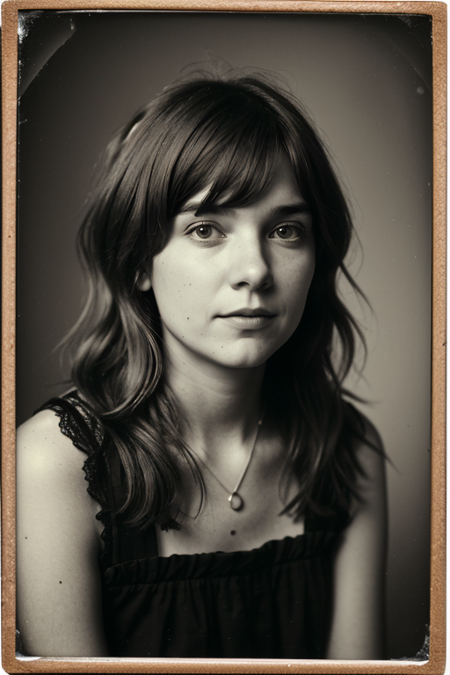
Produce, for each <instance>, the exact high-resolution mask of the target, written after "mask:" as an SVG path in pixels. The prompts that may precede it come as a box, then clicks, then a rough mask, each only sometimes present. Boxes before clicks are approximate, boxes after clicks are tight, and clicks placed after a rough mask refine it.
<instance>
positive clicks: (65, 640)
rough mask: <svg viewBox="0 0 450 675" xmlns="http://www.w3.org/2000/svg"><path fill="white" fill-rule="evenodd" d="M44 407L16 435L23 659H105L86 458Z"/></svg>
mask: <svg viewBox="0 0 450 675" xmlns="http://www.w3.org/2000/svg"><path fill="white" fill-rule="evenodd" d="M58 421H59V420H58V418H57V416H56V415H55V414H54V413H53V412H52V411H50V410H45V411H42V412H40V413H38V414H37V415H36V416H35V417H33V418H31V419H30V420H28V422H26V423H25V424H24V425H22V427H20V428H19V431H18V434H17V609H18V628H19V630H20V632H21V636H22V642H23V648H24V650H25V652H26V654H28V655H38V656H68V657H71V656H106V655H107V649H106V643H105V638H104V635H103V627H102V623H103V622H102V608H101V588H100V578H99V572H98V562H97V561H98V555H99V548H100V537H99V525H100V524H99V523H98V521H96V519H95V513H96V512H97V511H98V510H99V506H98V504H96V503H95V502H94V500H93V499H92V498H91V497H90V496H89V495H88V493H87V483H86V481H85V478H84V472H83V470H82V467H83V463H84V460H85V459H86V456H85V455H84V454H83V453H82V452H81V451H79V450H77V449H76V448H75V446H74V445H73V444H72V442H71V441H70V440H69V439H68V438H66V437H65V436H63V435H62V433H61V431H60V429H59V425H58Z"/></svg>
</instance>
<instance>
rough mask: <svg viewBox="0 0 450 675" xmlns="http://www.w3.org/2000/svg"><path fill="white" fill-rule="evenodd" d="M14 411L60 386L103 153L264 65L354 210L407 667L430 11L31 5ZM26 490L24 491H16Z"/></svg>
mask: <svg viewBox="0 0 450 675" xmlns="http://www.w3.org/2000/svg"><path fill="white" fill-rule="evenodd" d="M21 18H22V19H23V20H22V21H21V28H20V40H21V50H20V59H21V82H20V94H21V100H20V125H19V130H20V133H19V204H18V206H19V224H18V232H19V258H18V317H17V328H18V338H17V416H18V422H19V423H20V422H22V421H23V420H24V419H26V418H27V417H28V416H29V415H30V414H31V413H32V412H33V410H35V409H36V408H37V407H38V406H39V405H40V404H41V403H43V402H44V401H45V400H46V399H47V398H49V397H50V396H52V395H54V394H55V393H59V392H60V391H62V390H64V389H65V388H66V386H67V385H64V384H62V381H63V380H64V378H67V373H66V372H64V369H63V368H61V367H60V365H59V356H58V354H57V352H55V351H54V348H55V346H56V345H57V343H58V342H59V341H60V339H61V338H62V337H63V336H64V334H65V333H66V331H67V330H68V329H69V328H70V326H71V325H72V324H73V322H74V321H75V319H76V318H77V316H78V314H79V311H80V308H81V304H82V297H83V292H84V286H83V281H82V278H81V274H80V267H79V265H78V262H77V259H76V257H75V253H74V241H75V236H76V231H77V228H78V226H79V223H80V217H81V213H82V209H83V204H84V201H85V198H86V195H87V193H88V190H89V184H90V178H91V175H92V171H93V167H94V165H95V163H96V161H97V159H98V156H99V153H100V152H101V150H102V148H103V147H104V146H105V145H106V143H107V141H108V139H109V138H110V136H111V134H112V133H113V132H114V131H115V130H116V129H117V128H118V127H119V126H120V125H121V124H122V123H123V122H125V121H126V120H127V118H129V116H130V115H131V114H132V113H133V112H134V111H135V110H136V109H137V108H139V107H140V106H141V105H142V104H144V103H145V102H147V101H148V100H149V99H150V98H151V97H152V96H153V95H154V94H156V93H157V92H159V91H160V90H161V89H162V88H163V87H164V86H165V85H166V84H168V83H169V82H170V81H172V80H173V79H175V78H177V77H178V76H179V75H180V73H181V71H182V69H183V68H185V67H186V66H189V65H191V64H196V63H197V64H198V65H199V66H202V65H205V64H207V63H213V64H216V66H217V64H218V67H219V68H221V67H222V68H223V62H222V61H221V60H222V59H223V60H225V61H226V62H227V63H228V64H229V65H230V66H232V67H242V68H248V67H249V68H253V69H257V70H268V71H270V72H271V73H275V74H277V75H278V76H280V77H281V78H282V79H283V81H284V82H285V84H287V86H288V87H289V88H290V89H291V91H292V92H293V93H294V94H296V95H297V96H298V97H299V98H300V99H301V101H302V102H303V103H304V105H305V106H306V107H307V109H308V110H309V111H310V113H311V115H312V118H313V120H314V121H315V123H316V125H317V127H318V128H319V130H320V131H321V134H322V137H323V139H324V140H325V142H326V143H327V145H328V147H329V149H330V152H331V155H332V157H333V158H334V160H335V163H336V166H337V168H338V171H339V173H340V175H341V177H342V181H343V184H344V186H345V189H346V192H347V194H348V197H349V201H350V203H351V205H352V210H353V214H354V219H355V226H356V230H357V233H358V236H359V240H360V244H361V247H358V246H357V245H355V247H354V249H353V251H352V255H351V260H350V263H351V269H352V271H353V274H354V275H355V276H356V278H357V281H358V283H359V284H360V286H361V287H362V289H363V290H364V292H365V293H366V294H367V296H368V297H369V299H370V302H371V304H372V308H373V311H372V312H370V311H369V310H368V309H367V308H365V307H364V306H362V305H361V303H360V302H359V301H358V300H357V299H356V298H355V297H354V295H353V294H352V293H351V292H350V291H349V289H348V288H345V287H343V289H342V292H343V293H344V294H345V296H346V298H347V300H348V302H349V303H350V304H351V306H352V308H353V310H354V312H355V313H356V314H357V316H358V317H359V319H360V321H361V323H362V324H363V326H364V328H365V330H366V335H367V340H368V346H369V356H368V361H367V365H366V369H365V371H364V377H363V378H358V377H357V376H356V375H354V376H353V377H352V378H351V380H350V381H349V386H350V387H351V388H352V389H354V390H356V391H357V392H358V393H359V394H360V395H362V396H363V397H365V398H366V399H368V400H369V401H370V405H365V406H363V409H364V411H365V412H366V414H367V415H368V416H369V417H370V418H371V419H372V420H373V421H374V422H375V424H376V425H377V426H378V428H379V430H380V432H381V435H382V437H383V439H384V443H385V446H386V450H387V453H388V455H389V457H390V459H391V462H392V463H391V464H390V465H389V467H388V480H389V507H390V542H389V566H388V584H387V588H388V598H387V604H388V620H389V624H388V636H389V657H390V658H401V657H411V656H413V655H414V654H415V653H416V652H417V651H418V650H419V649H420V647H421V646H422V643H423V640H424V637H425V632H426V624H427V623H428V617H429V530H430V525H429V523H430V503H429V493H430V490H429V487H430V486H429V460H430V454H429V446H430V304H431V276H430V275H431V271H430V270H431V263H430V256H431V180H432V164H431V160H432V158H431V139H432V117H431V112H432V110H431V91H430V88H431V21H430V19H429V17H427V16H418V15H411V16H402V17H400V16H392V15H379V16H377V15H370V14H367V15H346V14H334V15H333V14H322V15H319V14H256V13H251V14H233V13H217V14H214V13H195V12H190V13H184V14H181V13H176V12H171V13H167V12H106V13H105V12H103V13H99V12H98V13H95V12H77V13H73V12H57V11H45V12H30V11H26V12H22V13H21ZM19 488H20V486H19Z"/></svg>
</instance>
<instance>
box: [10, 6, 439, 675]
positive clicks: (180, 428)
mask: <svg viewBox="0 0 450 675" xmlns="http://www.w3.org/2000/svg"><path fill="white" fill-rule="evenodd" d="M343 4H344V5H348V4H349V3H343ZM400 4H401V3H400ZM432 4H433V3H427V7H428V8H430V5H432ZM80 10H81V11H75V10H74V9H73V8H65V7H63V6H62V7H61V8H52V9H46V8H45V7H44V8H42V9H41V8H36V9H27V8H26V9H19V11H18V53H17V59H18V84H17V86H18V99H17V101H18V104H17V215H16V219H17V277H16V278H17V305H16V337H15V347H16V376H15V382H16V394H15V410H16V413H15V414H16V425H17V428H18V431H17V445H16V460H15V468H16V483H15V485H16V504H17V508H16V515H15V518H16V519H15V533H16V549H15V551H16V553H15V556H16V557H15V565H16V575H17V576H16V591H15V593H16V594H15V598H16V617H17V624H16V629H17V633H16V637H17V642H16V658H17V660H18V661H20V659H21V658H22V659H29V658H30V657H42V658H56V659H78V658H84V657H89V659H93V660H94V661H95V660H96V659H106V658H112V659H113V660H114V659H119V660H120V659H137V660H138V662H139V664H141V666H142V668H144V667H145V663H144V661H145V660H148V664H150V665H149V666H148V668H149V670H148V672H152V670H151V668H152V665H151V664H153V663H157V662H156V661H154V660H155V659H156V660H158V659H169V660H170V659H182V660H183V659H186V660H189V659H206V660H208V659H214V660H216V661H217V659H222V660H224V663H226V662H227V661H229V660H233V659H238V660H245V659H250V660H258V659H263V660H264V659H266V660H270V661H271V662H272V661H275V660H289V662H290V663H291V662H292V663H293V664H294V665H295V663H296V662H299V663H300V662H301V661H303V660H313V661H320V660H329V661H341V660H344V661H354V660H359V661H367V662H378V661H385V662H391V663H392V664H396V663H400V661H403V660H405V661H410V662H412V663H411V667H412V668H414V667H418V665H419V664H424V662H428V660H429V658H430V585H431V578H432V577H431V576H430V574H432V571H431V572H430V560H431V555H430V545H431V544H430V540H431V539H432V537H431V532H432V529H431V527H432V525H431V522H432V518H431V515H430V514H431V506H432V501H433V492H432V489H433V486H432V461H433V453H434V452H436V453H437V452H438V450H439V448H438V446H437V445H436V450H435V448H434V445H433V446H432V419H433V418H432V415H433V408H432V406H431V400H432V395H431V392H432V389H431V387H432V357H433V354H434V352H433V344H434V343H433V335H434V333H433V332H432V327H433V323H432V316H433V304H432V299H433V276H432V273H433V257H432V256H433V250H434V249H435V248H436V247H435V246H434V245H433V232H434V230H433V228H434V227H435V224H434V221H433V205H435V204H436V194H434V195H433V185H434V174H433V161H434V155H433V134H434V127H433V91H434V90H433V57H434V53H433V50H434V49H435V48H436V47H433V36H434V35H435V33H434V32H433V31H434V29H435V24H434V23H433V22H434V21H435V18H434V17H433V16H432V14H431V10H430V11H418V12H417V13H415V14H411V13H405V12H402V11H401V10H400V9H399V10H398V11H397V12H394V11H392V10H390V11H389V12H381V11H380V12H377V11H373V12H367V13H364V12H354V11H346V9H345V8H343V9H342V11H337V10H336V9H335V10H333V11H329V12H326V11H317V12H311V11H296V12H293V11H288V12H286V11H267V12H265V11H175V10H172V11H170V10H164V9H163V10H158V11H152V9H151V7H150V6H149V9H148V10H145V9H139V10H136V9H128V8H127V7H124V8H123V9H122V10H121V11H113V10H112V9H107V10H102V11H100V10H98V11H97V10H96V9H93V10H89V11H88V10H86V9H85V8H81V7H80ZM436 44H438V42H436V41H435V45H436ZM435 173H436V171H435ZM433 330H434V329H433ZM433 363H435V360H434V361H433ZM442 367H443V365H442ZM433 372H434V371H433ZM436 381H437V380H436ZM441 498H442V499H443V495H442V497H441ZM433 601H434V602H437V601H436V600H433V599H432V601H431V602H432V603H433ZM431 623H432V622H431ZM431 640H432V641H433V627H432V628H431ZM435 644H436V643H435ZM114 662H115V661H114ZM33 663H34V661H33V660H29V662H27V666H29V667H30V668H32V667H33ZM205 663H206V664H207V663H208V662H207V661H205ZM142 664H144V665H142ZM155 667H156V666H155ZM174 667H175V666H174ZM206 667H207V665H206V666H205V668H206ZM425 667H426V666H425ZM55 672H57V671H55ZM105 672H107V671H106V670H105ZM155 672H156V671H155ZM173 672H176V671H175V670H174V671H173ZM261 672H263V671H261ZM264 672H265V671H264ZM267 672H269V671H267ZM380 672H381V671H380ZM383 672H390V671H389V670H386V671H383ZM424 672H425V671H424Z"/></svg>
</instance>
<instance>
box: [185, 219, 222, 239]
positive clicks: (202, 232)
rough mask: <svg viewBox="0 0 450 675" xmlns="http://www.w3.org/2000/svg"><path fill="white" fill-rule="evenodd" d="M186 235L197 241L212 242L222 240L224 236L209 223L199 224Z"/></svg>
mask: <svg viewBox="0 0 450 675" xmlns="http://www.w3.org/2000/svg"><path fill="white" fill-rule="evenodd" d="M188 235H189V236H190V237H192V239H195V240H197V241H200V240H203V241H205V240H209V241H211V240H214V239H223V238H224V237H225V235H224V234H223V233H222V232H220V230H219V229H218V228H217V227H216V226H214V225H211V224H210V223H200V224H199V225H196V226H195V227H194V228H192V229H191V230H190V231H189V232H188Z"/></svg>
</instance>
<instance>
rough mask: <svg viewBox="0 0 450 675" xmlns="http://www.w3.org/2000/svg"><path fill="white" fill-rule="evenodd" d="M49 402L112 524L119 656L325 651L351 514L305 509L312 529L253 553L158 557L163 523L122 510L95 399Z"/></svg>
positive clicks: (110, 612)
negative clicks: (129, 516)
mask: <svg viewBox="0 0 450 675" xmlns="http://www.w3.org/2000/svg"><path fill="white" fill-rule="evenodd" d="M42 409H51V410H53V411H55V412H56V414H57V415H58V416H59V417H60V422H59V424H60V428H61V431H62V433H63V434H64V435H65V436H68V437H69V438H70V439H71V440H72V442H73V444H74V445H75V446H76V447H77V448H78V449H79V450H81V451H83V452H84V453H86V455H87V459H86V461H85V464H84V471H85V473H86V480H87V481H88V487H87V489H88V492H89V494H90V495H91V496H92V497H93V498H94V499H95V500H96V501H97V502H98V503H99V505H100V507H101V510H100V512H99V514H98V515H97V518H98V519H99V520H100V521H102V523H103V524H104V528H105V529H104V532H103V535H102V539H103V543H104V548H103V553H102V555H101V558H100V561H99V564H100V570H101V578H102V589H103V618H104V626H105V633H106V639H107V642H108V646H109V650H110V654H111V655H112V656H118V657H178V658H181V657H197V658H201V657H205V658H208V657H210V658H271V659H274V658H280V659H317V658H319V659H320V658H324V657H325V650H326V645H327V640H328V634H329V629H330V620H331V609H332V563H333V552H334V549H335V547H336V544H337V540H338V536H339V534H340V532H341V531H342V530H343V529H344V528H345V526H346V525H347V523H348V520H349V517H348V514H347V513H337V514H336V515H335V516H333V517H319V516H317V515H315V514H313V513H306V514H305V533H304V534H303V535H299V536H297V537H294V538H293V537H286V538H285V539H282V540H273V541H269V542H267V543H266V544H264V545H263V546H261V547H260V548H257V549H253V550H251V551H236V552H231V553H222V552H217V553H200V554H194V555H172V556H170V557H166V558H164V557H158V550H157V540H156V530H155V528H154V527H152V528H150V529H149V530H146V531H141V530H138V529H137V528H133V527H129V526H127V525H125V524H124V523H123V522H121V520H120V518H119V517H117V516H116V515H115V514H114V507H116V506H117V505H118V503H119V501H118V500H119V499H120V495H121V494H122V491H121V490H122V483H121V479H120V471H119V470H118V467H117V466H115V462H114V456H113V457H111V456H109V457H108V456H107V454H106V452H104V447H105V445H106V444H104V435H103V432H102V428H101V424H100V422H99V421H98V420H97V419H96V418H95V416H94V414H93V412H92V411H91V409H90V408H89V406H88V405H87V404H86V403H85V402H83V401H81V399H80V398H79V397H78V395H77V393H76V392H71V393H70V394H68V395H66V396H64V397H62V398H55V399H52V400H50V401H49V402H48V403H46V404H45V405H44V406H43V407H42V408H41V410H42ZM110 455H111V453H110Z"/></svg>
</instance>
